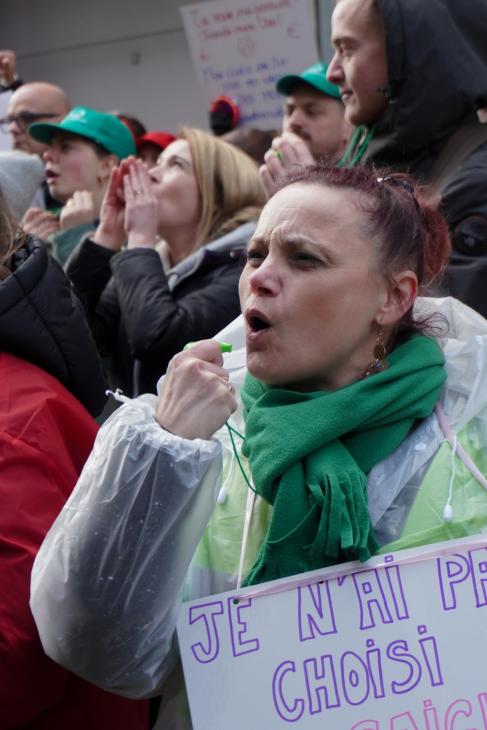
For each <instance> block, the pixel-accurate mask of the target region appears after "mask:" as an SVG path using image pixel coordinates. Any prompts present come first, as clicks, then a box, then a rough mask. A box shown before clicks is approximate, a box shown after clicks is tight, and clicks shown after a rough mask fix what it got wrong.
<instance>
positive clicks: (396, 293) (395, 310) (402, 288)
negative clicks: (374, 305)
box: [375, 270, 418, 326]
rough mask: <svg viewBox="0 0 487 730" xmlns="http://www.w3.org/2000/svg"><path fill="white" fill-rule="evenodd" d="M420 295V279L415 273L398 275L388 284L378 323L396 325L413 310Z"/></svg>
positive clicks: (378, 315)
mask: <svg viewBox="0 0 487 730" xmlns="http://www.w3.org/2000/svg"><path fill="white" fill-rule="evenodd" d="M417 294H418V277H417V276H416V274H415V273H414V271H410V270H406V271H401V272H400V273H399V274H396V275H395V276H394V277H393V278H392V279H391V280H390V281H389V282H387V285H386V288H385V291H384V300H383V303H382V304H381V306H380V307H379V309H378V311H377V314H376V317H375V319H376V322H377V324H380V325H382V326H388V325H392V326H393V325H395V324H397V322H399V320H400V319H401V318H402V317H403V316H404V315H405V314H406V312H407V311H408V310H409V309H411V307H412V306H413V304H414V300H415V299H416V297H417Z"/></svg>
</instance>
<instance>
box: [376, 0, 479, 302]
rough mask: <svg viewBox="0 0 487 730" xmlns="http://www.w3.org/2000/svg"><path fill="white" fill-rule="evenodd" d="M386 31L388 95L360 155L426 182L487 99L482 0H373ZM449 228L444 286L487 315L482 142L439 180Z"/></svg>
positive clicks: (475, 117)
mask: <svg viewBox="0 0 487 730" xmlns="http://www.w3.org/2000/svg"><path fill="white" fill-rule="evenodd" d="M376 2H377V5H378V7H379V9H380V11H381V13H382V16H383V19H384V24H385V29H386V38H387V59H388V67H389V90H388V91H389V94H390V97H391V101H390V103H389V105H388V107H387V109H386V111H385V113H384V114H383V116H382V117H381V119H380V120H379V122H378V123H377V125H376V129H375V134H374V138H373V140H372V141H371V143H370V144H369V146H368V148H367V151H366V152H365V155H364V157H363V161H368V162H373V163H374V164H376V165H387V166H391V167H393V168H395V169H408V170H409V171H410V172H412V173H414V174H415V175H417V176H418V177H419V178H421V179H423V180H425V181H428V179H429V178H430V176H431V175H432V174H433V173H434V169H433V165H434V162H435V160H436V159H437V158H438V157H439V155H440V153H441V151H442V149H443V148H444V147H445V145H446V144H447V142H448V140H449V139H450V138H451V137H452V135H453V133H454V132H455V131H456V130H457V129H458V128H459V127H460V126H462V125H463V124H466V123H467V122H469V121H470V122H471V123H472V125H474V126H476V125H477V130H476V132H477V134H478V133H479V132H480V136H482V129H483V128H485V136H484V139H485V140H487V125H482V126H481V125H479V123H478V121H477V116H476V109H477V108H478V107H482V106H487V43H486V40H485V34H486V28H487V2H485V0H468V2H464V1H463V0H426V1H425V0H376ZM438 187H439V190H440V192H441V194H442V200H443V209H444V213H445V215H446V217H447V219H448V222H449V226H450V230H451V232H452V243H453V253H452V256H451V262H450V267H449V272H448V279H447V287H448V289H449V293H451V294H452V295H453V296H455V297H457V298H458V299H461V300H462V301H464V302H465V303H466V304H469V305H470V306H471V307H473V308H474V309H476V310H477V311H479V312H480V313H481V314H483V315H484V316H487V292H486V290H485V282H486V281H487V143H485V142H483V143H482V142H481V141H480V143H479V146H478V147H477V149H475V150H474V151H471V152H470V154H468V155H467V157H466V158H464V159H463V160H462V159H460V160H458V161H457V164H455V165H454V168H453V169H451V170H450V171H449V173H448V174H447V175H446V177H445V178H444V179H442V180H441V181H440V182H439V185H438Z"/></svg>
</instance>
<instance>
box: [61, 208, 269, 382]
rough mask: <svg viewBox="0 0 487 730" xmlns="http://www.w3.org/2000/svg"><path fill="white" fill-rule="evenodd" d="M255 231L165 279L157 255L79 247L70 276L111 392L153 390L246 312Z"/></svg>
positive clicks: (199, 254) (250, 227)
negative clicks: (243, 290) (188, 352)
mask: <svg viewBox="0 0 487 730" xmlns="http://www.w3.org/2000/svg"><path fill="white" fill-rule="evenodd" d="M255 225H256V224H255V223H253V222H251V223H245V224H243V225H241V226H239V227H238V228H236V229H235V230H233V231H232V232H231V233H228V234H227V235H225V236H222V237H221V238H219V239H216V240H215V241H212V242H211V243H208V244H206V245H205V246H203V247H202V248H200V249H198V250H197V251H196V252H195V253H194V254H192V255H190V256H188V257H187V258H186V259H184V260H183V261H182V262H181V263H180V264H178V265H177V266H175V267H174V268H173V269H172V270H171V271H170V272H169V273H168V274H167V275H166V274H165V273H164V270H163V267H162V264H161V259H160V256H159V254H158V253H157V251H154V250H153V249H146V248H135V249H132V250H129V251H121V252H119V253H116V254H114V253H113V252H112V251H110V250H108V249H105V248H103V247H102V246H99V245H97V244H96V243H93V242H92V241H89V240H86V241H84V242H83V243H82V244H81V246H80V247H79V248H78V249H77V250H76V251H75V252H74V253H73V255H72V256H71V258H70V259H69V261H68V263H67V271H68V275H69V277H70V278H71V281H72V282H73V284H74V287H75V290H76V292H77V294H78V296H79V297H80V299H81V300H82V301H83V303H84V305H85V308H86V312H87V315H88V320H89V322H90V324H91V327H92V331H93V334H94V337H95V340H96V343H97V345H98V348H99V350H100V352H101V353H102V354H104V355H109V356H110V366H109V373H110V377H109V379H110V385H111V387H113V388H116V387H120V388H121V389H122V390H123V391H124V393H125V394H126V395H129V396H135V395H138V394H139V393H146V392H155V389H156V383H157V380H158V379H159V377H160V376H161V375H162V374H163V373H164V372H165V371H166V368H167V365H168V363H169V360H170V359H171V358H172V357H173V355H174V354H175V353H177V352H179V351H180V350H182V349H183V347H184V345H185V344H186V343H187V342H190V341H193V340H200V339H206V338H209V337H213V336H214V335H215V334H216V333H217V332H219V331H220V330H221V329H223V328H224V327H225V326H226V325H227V324H229V323H230V322H231V321H232V319H235V317H237V316H238V315H239V314H240V303H239V296H238V280H239V277H240V273H241V270H242V266H243V258H242V253H243V251H244V249H245V246H246V244H247V243H248V241H249V240H250V238H251V237H252V234H253V232H254V230H255Z"/></svg>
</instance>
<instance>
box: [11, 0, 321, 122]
mask: <svg viewBox="0 0 487 730" xmlns="http://www.w3.org/2000/svg"><path fill="white" fill-rule="evenodd" d="M194 2H198V0H1V10H0V12H1V16H0V18H1V19H0V47H1V48H13V49H14V50H15V51H16V52H17V55H18V67H19V73H20V75H21V76H22V78H23V79H25V80H29V81H34V80H48V81H52V82H53V83H57V84H59V85H60V86H62V87H63V88H64V89H66V91H67V93H68V95H69V96H70V98H71V100H72V102H73V103H75V104H86V105H88V106H93V107H95V108H98V109H105V110H111V109H118V110H120V111H123V112H125V113H127V114H133V115H135V116H138V117H139V118H140V119H141V120H142V121H143V122H144V124H145V125H146V126H147V127H148V128H150V129H167V130H171V131H175V130H177V128H178V127H179V126H181V125H182V124H190V125H193V126H199V127H203V128H207V124H208V122H207V113H206V111H207V110H206V108H205V104H204V102H203V97H202V93H201V91H200V87H199V85H198V83H197V79H196V76H195V73H194V71H193V66H192V62H191V59H190V55H189V50H188V46H187V43H186V38H185V35H184V31H183V26H182V21H181V15H180V12H179V6H180V5H184V4H191V3H194ZM331 7H332V0H318V8H319V17H320V23H319V28H318V33H319V40H320V45H321V52H322V57H324V58H325V60H327V59H328V58H329V57H330V55H331V51H330V46H329V41H328V39H329V34H330V31H329V18H330V14H331Z"/></svg>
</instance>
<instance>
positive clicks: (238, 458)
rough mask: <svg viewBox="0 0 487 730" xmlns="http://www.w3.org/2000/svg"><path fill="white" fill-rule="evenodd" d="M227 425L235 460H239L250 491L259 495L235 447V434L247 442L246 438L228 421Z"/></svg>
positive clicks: (238, 462)
mask: <svg viewBox="0 0 487 730" xmlns="http://www.w3.org/2000/svg"><path fill="white" fill-rule="evenodd" d="M225 425H226V427H227V428H228V433H229V434H230V441H231V442H232V449H233V453H234V454H235V458H236V459H237V464H238V466H239V468H240V471H241V472H242V476H243V478H244V480H245V483H246V484H247V486H248V487H249V489H251V490H252V491H253V492H255V494H257V491H256V490H255V489H254V487H253V486H252V484H251V483H250V480H249V478H248V476H247V474H246V473H245V469H244V468H243V466H242V462H241V461H240V457H239V455H238V451H237V447H236V446H235V439H234V438H233V434H236V435H237V436H239V438H241V439H242V441H245V436H243V435H242V434H241V433H240V432H239V431H237V429H236V428H233V426H230V424H229V423H228V421H227V422H226V424H225Z"/></svg>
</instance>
